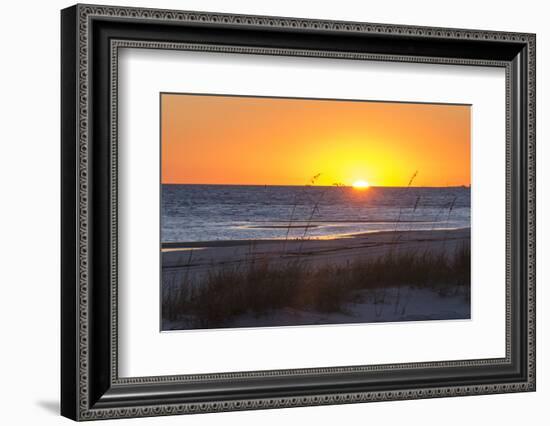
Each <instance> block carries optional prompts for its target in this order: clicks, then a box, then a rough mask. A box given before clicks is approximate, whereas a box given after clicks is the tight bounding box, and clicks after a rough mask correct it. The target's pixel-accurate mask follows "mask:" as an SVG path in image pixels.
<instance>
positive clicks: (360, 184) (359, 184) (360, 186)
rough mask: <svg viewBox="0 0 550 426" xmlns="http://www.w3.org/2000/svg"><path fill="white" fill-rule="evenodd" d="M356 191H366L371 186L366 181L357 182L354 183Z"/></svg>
mask: <svg viewBox="0 0 550 426" xmlns="http://www.w3.org/2000/svg"><path fill="white" fill-rule="evenodd" d="M352 186H353V187H354V188H355V189H365V188H368V187H369V186H370V185H369V183H368V182H367V181H364V180H357V181H355V182H353V185H352Z"/></svg>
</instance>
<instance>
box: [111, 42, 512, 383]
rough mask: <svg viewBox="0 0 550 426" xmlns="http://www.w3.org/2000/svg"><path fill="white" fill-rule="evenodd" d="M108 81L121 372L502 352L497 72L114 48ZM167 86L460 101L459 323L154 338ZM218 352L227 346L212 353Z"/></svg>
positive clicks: (500, 95) (501, 94) (500, 84)
mask: <svg viewBox="0 0 550 426" xmlns="http://www.w3.org/2000/svg"><path fill="white" fill-rule="evenodd" d="M220 75H223V76H224V78H223V79H220V78H219V76H220ZM118 76H119V81H120V86H119V90H118V95H119V133H118V134H119V158H120V159H121V161H120V164H119V187H120V194H121V199H120V203H119V223H120V225H121V226H120V229H119V253H120V257H119V293H118V294H119V335H120V339H119V350H120V352H119V353H120V357H119V374H120V375H121V376H123V377H134V376H156V375H170V374H198V373H215V372H221V371H250V370H273V369H289V368H314V367H326V366H339V365H340V366H345V365H361V364H380V363H394V362H424V361H436V360H457V359H478V358H499V357H500V358H501V357H504V356H505V336H504V333H505V311H504V308H505V286H504V284H505V233H504V229H505V210H504V206H505V175H506V174H505V152H506V151H505V143H504V141H505V77H504V76H505V73H504V69H502V68H488V67H464V66H449V65H432V64H412V63H409V64H403V63H389V62H385V63H380V62H375V63H373V62H363V61H342V60H327V59H326V58H321V59H318V58H298V57H269V56H258V55H247V56H246V58H243V56H242V55H228V54H220V53H204V52H189V51H186V52H181V51H166V50H164V51H159V50H156V51H155V50H144V49H139V50H138V49H123V50H122V51H121V53H120V54H119V75H118ZM151 76H155V78H151ZM182 76H185V77H184V78H182ZM325 81H330V82H331V84H330V85H328V86H327V85H326V84H324V82H325ZM167 91H172V92H180V93H182V92H183V93H185V92H194V93H224V94H240V95H262V96H270V95H271V96H273V95H277V96H298V97H314V98H315V97H316V98H319V97H325V98H337V99H371V100H372V99H384V100H388V101H417V102H428V101H429V102H446V103H462V104H464V103H471V104H472V105H473V106H472V109H471V114H472V129H471V133H472V141H473V143H472V283H473V285H472V305H471V306H472V310H471V313H472V317H471V320H458V321H420V322H414V323H410V322H406V323H405V322H401V323H384V324H354V325H332V326H322V327H319V326H314V327H269V328H251V329H233V330H216V331H213V330H194V331H191V332H189V331H188V332H179V333H159V332H158V327H159V324H158V318H159V316H160V315H159V309H158V308H159V300H160V295H159V285H158V281H159V278H158V277H159V275H160V270H159V266H160V265H159V259H158V239H159V216H158V215H159V209H158V204H157V203H155V202H154V201H157V202H158V200H159V197H160V196H159V185H158V176H159V175H160V170H159V163H160V159H159V146H158V143H159V141H158V131H159V111H158V97H159V93H160V92H167ZM488 165H490V166H488ZM488 248H490V253H491V256H490V257H489V258H487V256H486V253H487V252H488V251H489V250H488ZM220 347H222V348H231V350H228V351H225V352H224V355H223V357H220V356H219V351H218V350H217V348H220Z"/></svg>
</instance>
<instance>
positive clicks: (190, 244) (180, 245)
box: [160, 221, 471, 251]
mask: <svg viewBox="0 0 550 426" xmlns="http://www.w3.org/2000/svg"><path fill="white" fill-rule="evenodd" d="M409 222H410V221H409ZM286 228H287V227H285V229H286ZM310 228H313V226H310ZM470 229H471V228H470V227H462V228H446V229H429V230H405V231H404V230H397V231H388V230H381V231H378V230H372V231H368V232H358V233H351V234H335V235H327V236H322V237H308V238H306V239H300V238H288V239H285V238H254V239H242V240H209V241H177V242H175V241H174V242H161V243H160V246H161V250H163V249H169V250H170V251H173V250H177V249H182V250H188V249H191V248H202V249H204V248H212V247H235V246H248V245H251V244H269V243H281V242H284V241H286V242H287V243H290V242H302V241H303V242H308V241H338V240H349V239H352V238H361V237H366V236H372V235H374V234H376V235H387V234H404V233H419V234H421V233H426V234H432V233H440V232H442V233H454V232H455V231H468V232H470Z"/></svg>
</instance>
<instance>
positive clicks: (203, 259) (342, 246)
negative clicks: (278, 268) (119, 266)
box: [162, 228, 470, 275]
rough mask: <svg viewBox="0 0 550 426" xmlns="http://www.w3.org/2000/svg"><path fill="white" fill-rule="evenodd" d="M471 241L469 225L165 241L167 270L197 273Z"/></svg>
mask: <svg viewBox="0 0 550 426" xmlns="http://www.w3.org/2000/svg"><path fill="white" fill-rule="evenodd" d="M469 241H470V228H462V229H450V230H434V231H397V232H391V231H390V232H373V233H363V234H357V235H352V236H345V237H340V238H332V239H308V240H288V241H285V240H240V241H239V240H234V241H211V242H193V243H165V244H163V248H162V250H163V253H162V268H163V273H164V274H168V275H171V274H178V273H181V272H182V271H184V270H187V269H189V270H192V271H193V272H194V273H200V272H201V271H206V270H208V269H209V268H211V267H212V266H231V265H235V264H239V263H242V262H245V263H247V262H252V261H265V260H269V262H270V263H271V264H282V265H284V264H285V263H288V262H289V261H294V260H296V259H297V258H299V259H300V261H302V262H306V263H310V264H313V265H326V264H329V263H330V264H333V265H337V264H347V263H350V262H353V261H355V260H357V259H369V258H370V259H372V258H376V257H379V256H383V255H384V254H386V253H387V252H388V251H389V250H393V251H394V252H395V253H403V252H408V251H414V252H423V251H431V252H434V253H439V252H442V251H444V252H446V253H449V254H451V253H452V252H453V251H454V250H455V249H456V247H459V246H461V245H462V244H463V243H465V242H466V243H468V245H469Z"/></svg>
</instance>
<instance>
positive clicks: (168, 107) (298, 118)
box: [161, 94, 470, 186]
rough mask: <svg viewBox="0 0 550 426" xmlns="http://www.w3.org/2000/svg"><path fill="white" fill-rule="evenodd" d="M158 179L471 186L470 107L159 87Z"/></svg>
mask: <svg viewBox="0 0 550 426" xmlns="http://www.w3.org/2000/svg"><path fill="white" fill-rule="evenodd" d="M161 105H162V109H161V126H162V128H161V135H162V137H161V144H162V146H161V156H162V160H161V161H162V163H161V167H162V183H193V184H197V183H203V184H240V185H245V184H250V185H304V184H307V183H308V181H309V180H310V179H311V177H312V176H314V175H316V174H318V173H320V174H321V175H320V177H319V179H318V180H317V182H316V184H317V185H333V184H335V183H341V184H344V185H353V184H354V183H357V182H358V181H364V182H368V184H369V185H371V186H406V185H407V183H408V182H409V179H410V177H411V176H412V175H413V173H414V172H415V171H418V175H417V176H416V178H415V180H414V185H413V186H455V185H470V106H468V105H436V104H414V103H389V102H363V101H361V102H353V101H333V100H309V99H285V98H259V97H236V96H206V95H180V94H162V95H161Z"/></svg>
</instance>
